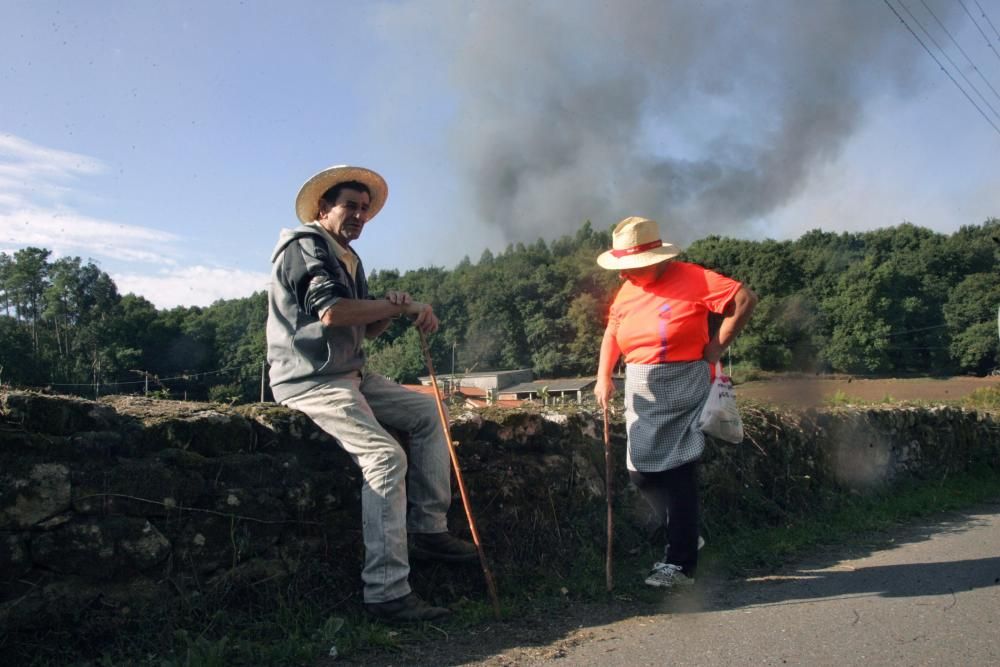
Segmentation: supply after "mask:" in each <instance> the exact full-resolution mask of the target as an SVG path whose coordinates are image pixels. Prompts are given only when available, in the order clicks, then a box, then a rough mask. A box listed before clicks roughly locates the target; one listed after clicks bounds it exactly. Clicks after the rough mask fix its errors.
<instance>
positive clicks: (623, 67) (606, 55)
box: [393, 0, 949, 243]
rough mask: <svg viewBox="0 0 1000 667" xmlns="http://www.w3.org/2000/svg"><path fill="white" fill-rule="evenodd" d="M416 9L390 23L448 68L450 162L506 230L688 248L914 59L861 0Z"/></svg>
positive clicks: (767, 191)
mask: <svg viewBox="0 0 1000 667" xmlns="http://www.w3.org/2000/svg"><path fill="white" fill-rule="evenodd" d="M929 4H930V5H931V6H932V8H933V9H934V10H935V12H936V13H937V15H938V16H939V17H941V18H942V19H943V20H947V17H948V13H949V12H948V9H947V7H948V6H947V5H946V4H942V3H941V2H930V3H929ZM417 5H418V6H406V5H404V6H400V7H397V8H396V9H395V10H393V11H396V12H398V13H399V14H397V16H396V17H395V19H394V20H395V21H397V23H396V25H397V26H398V25H401V24H402V22H403V18H401V15H402V14H406V21H407V22H408V23H407V26H408V28H409V29H410V30H411V31H413V32H412V33H411V34H426V35H427V39H428V40H429V41H431V42H433V43H434V44H436V47H437V48H438V50H439V53H440V55H441V57H443V58H445V59H446V62H448V63H450V65H449V67H450V75H451V81H452V83H453V85H454V86H455V88H456V94H457V108H456V110H455V118H454V122H453V140H454V141H453V147H454V155H455V157H456V159H457V165H456V169H457V171H458V172H459V173H460V174H461V175H462V177H463V178H466V179H468V182H467V183H464V184H463V185H464V186H466V187H468V188H470V189H471V191H472V192H473V193H474V201H475V205H476V207H477V211H476V212H477V214H478V217H479V218H481V220H482V221H483V222H485V223H487V224H491V225H495V226H497V227H499V228H502V229H503V230H505V235H506V237H507V238H508V240H511V241H519V240H520V241H531V240H534V239H536V238H538V237H539V236H542V237H545V238H548V239H551V238H554V237H556V236H559V235H561V234H565V233H569V232H572V231H574V230H575V229H577V228H578V227H579V225H580V224H581V223H582V221H584V220H587V219H589V220H592V221H593V222H594V223H595V225H596V226H598V227H599V228H604V227H605V226H607V225H610V224H613V223H614V222H615V221H617V220H618V219H620V218H622V217H625V216H627V215H646V216H649V217H654V218H657V219H659V220H660V221H661V223H663V224H664V232H665V234H667V235H669V236H670V237H671V239H672V240H677V241H679V242H681V243H687V242H689V241H691V240H692V239H694V238H696V237H699V236H703V235H705V234H706V233H721V234H738V233H739V231H740V230H741V229H742V228H743V225H744V224H745V223H747V222H748V221H751V220H754V219H760V218H761V217H763V216H766V215H767V214H768V213H770V212H772V211H775V210H776V209H778V208H780V207H781V206H782V205H783V204H785V203H787V202H788V201H789V200H790V198H792V197H794V196H795V195H796V194H797V193H798V192H800V190H801V189H802V187H803V186H804V184H805V182H806V180H807V178H808V176H809V174H810V171H811V170H813V169H815V168H817V167H819V166H821V165H822V164H824V163H825V162H827V161H829V160H831V159H833V158H835V157H836V156H837V155H838V153H839V152H840V151H841V149H842V147H843V146H844V144H845V142H846V140H847V139H848V138H849V137H850V136H851V135H852V133H853V132H854V131H855V130H856V129H857V128H858V127H859V125H860V124H861V122H862V120H863V116H864V113H865V109H866V101H867V100H870V99H873V98H875V97H877V96H880V95H899V94H905V93H906V92H907V91H908V90H909V89H910V88H912V87H913V83H914V82H913V81H912V79H911V77H912V72H913V71H915V70H916V69H917V67H915V62H914V59H915V57H916V55H918V52H917V51H915V50H914V47H915V43H914V42H912V41H908V40H912V37H911V36H910V35H909V34H908V33H907V32H906V30H905V29H904V28H903V27H902V26H901V25H900V24H899V22H898V20H897V19H896V17H895V16H893V15H892V13H891V12H890V11H889V10H888V8H887V7H886V6H885V5H884V3H882V2H874V1H871V0H844V1H836V2H833V1H831V2H798V1H793V0H786V1H779V0H774V1H764V0H762V1H749V2H697V1H694V0H692V1H684V2H681V1H675V2H667V1H664V0H659V1H644V0H613V1H610V0H609V1H607V2H602V1H599V0H589V1H584V0H572V1H566V0H559V1H556V2H517V1H500V0H497V1H495V2H477V3H465V2H437V3H433V2H419V3H417ZM914 9H916V8H914ZM421 31H423V33H421ZM920 66H921V67H922V66H923V63H922V62H921V63H920Z"/></svg>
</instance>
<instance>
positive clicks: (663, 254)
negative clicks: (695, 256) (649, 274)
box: [597, 216, 681, 271]
mask: <svg viewBox="0 0 1000 667" xmlns="http://www.w3.org/2000/svg"><path fill="white" fill-rule="evenodd" d="M679 254H681V249H680V248H679V247H678V246H675V245H674V244H673V243H666V242H664V241H663V239H661V238H660V228H659V226H658V225H657V224H656V221H655V220H649V219H647V218H639V217H636V216H632V217H631V218H625V219H624V220H622V221H621V222H619V223H618V225H617V226H616V227H615V230H614V231H613V232H612V233H611V250H608V251H607V252H602V253H601V254H600V256H598V258H597V263H598V264H599V265H600V266H601V268H604V269H612V270H615V271H621V270H622V269H639V268H642V267H644V266H652V265H653V264H657V263H659V262H664V261H666V260H668V259H671V258H673V257H676V256H677V255H679Z"/></svg>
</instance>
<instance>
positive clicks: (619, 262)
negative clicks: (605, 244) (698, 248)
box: [597, 243, 681, 271]
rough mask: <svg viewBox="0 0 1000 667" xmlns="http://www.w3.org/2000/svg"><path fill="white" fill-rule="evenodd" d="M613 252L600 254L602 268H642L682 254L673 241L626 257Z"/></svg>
mask: <svg viewBox="0 0 1000 667" xmlns="http://www.w3.org/2000/svg"><path fill="white" fill-rule="evenodd" d="M611 253H612V251H611V250H608V251H606V252H602V253H601V254H600V255H598V257H597V264H598V266H600V267H601V268H602V269H609V270H612V271H621V270H622V269H641V268H642V267H644V266H652V265H653V264H659V263H660V262H665V261H667V260H668V259H673V258H674V257H677V256H678V255H679V254H681V249H680V248H678V247H677V246H675V245H674V244H672V243H664V244H663V245H662V246H660V247H659V248H653V249H652V250H646V251H643V252H638V253H636V254H634V255H625V256H624V257H615V256H614V255H613V254H611Z"/></svg>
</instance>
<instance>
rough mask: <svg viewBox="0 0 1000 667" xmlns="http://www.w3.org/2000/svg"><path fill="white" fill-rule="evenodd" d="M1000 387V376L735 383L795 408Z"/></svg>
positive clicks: (739, 389) (943, 397)
mask: <svg viewBox="0 0 1000 667" xmlns="http://www.w3.org/2000/svg"><path fill="white" fill-rule="evenodd" d="M984 387H994V388H1000V377H996V376H994V377H985V378H980V377H964V376H963V377H950V378H901V379H894V378H877V379H872V378H857V377H851V376H846V375H845V376H776V377H773V378H769V379H767V380H757V381H753V382H745V383H742V384H738V385H737V386H736V395H737V396H738V397H743V398H749V399H752V400H756V401H761V402H766V403H775V404H778V405H785V406H788V407H795V408H808V407H820V406H824V405H830V404H831V403H838V402H839V403H848V402H851V401H860V402H864V403H877V402H883V401H906V402H909V401H913V402H919V403H939V402H947V403H950V402H953V401H958V400H960V399H962V398H965V397H966V396H968V395H969V394H971V393H972V392H974V391H975V390H977V389H981V388H984Z"/></svg>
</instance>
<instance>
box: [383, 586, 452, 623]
mask: <svg viewBox="0 0 1000 667" xmlns="http://www.w3.org/2000/svg"><path fill="white" fill-rule="evenodd" d="M365 611H367V612H368V613H369V614H371V615H372V616H374V617H375V618H377V619H379V620H380V621H388V622H390V623H414V622H418V621H433V620H435V619H438V618H442V617H444V616H447V615H448V614H450V613H451V610H450V609H445V608H444V607H434V606H432V605H430V604H428V603H426V602H424V601H423V600H422V599H421V598H420V596H418V595H417V594H416V593H413V592H410V593H408V594H406V595H404V596H403V597H401V598H396V599H395V600H389V601H388V602H369V603H366V604H365Z"/></svg>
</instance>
